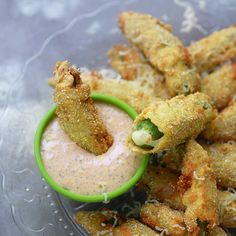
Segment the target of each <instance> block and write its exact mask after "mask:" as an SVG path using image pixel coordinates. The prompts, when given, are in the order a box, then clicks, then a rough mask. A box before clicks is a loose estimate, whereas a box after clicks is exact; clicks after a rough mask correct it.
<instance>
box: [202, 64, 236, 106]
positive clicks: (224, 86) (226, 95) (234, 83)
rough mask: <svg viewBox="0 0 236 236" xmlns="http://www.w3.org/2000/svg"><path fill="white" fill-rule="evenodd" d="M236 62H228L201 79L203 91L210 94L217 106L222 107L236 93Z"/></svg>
mask: <svg viewBox="0 0 236 236" xmlns="http://www.w3.org/2000/svg"><path fill="white" fill-rule="evenodd" d="M235 68H236V64H226V65H224V66H222V67H221V68H219V69H218V70H216V71H213V72H212V73H211V74H209V75H207V76H206V77H205V78H204V79H203V80H201V92H203V93H205V94H207V95H209V96H210V97H211V98H212V100H213V102H214V104H215V106H216V107H217V108H218V109H222V108H224V107H226V106H227V104H228V103H229V102H230V101H231V100H232V99H233V97H234V96H235V94H236V73H235Z"/></svg>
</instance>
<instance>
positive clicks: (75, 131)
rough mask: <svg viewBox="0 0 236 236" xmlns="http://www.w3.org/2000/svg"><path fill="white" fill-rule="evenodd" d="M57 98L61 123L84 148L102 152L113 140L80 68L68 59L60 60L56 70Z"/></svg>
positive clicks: (98, 153)
mask: <svg viewBox="0 0 236 236" xmlns="http://www.w3.org/2000/svg"><path fill="white" fill-rule="evenodd" d="M54 81H56V87H55V91H54V101H55V103H56V104H57V109H56V114H57V116H58V119H59V124H60V126H61V127H62V129H63V130H64V131H65V132H66V133H67V134H68V136H69V137H70V138H71V139H72V140H73V141H74V142H76V143H77V144H78V145H79V146H81V147H82V148H84V149H86V150H88V151H89V152H92V153H94V154H95V155H100V154H102V153H105V152H106V151H107V150H108V148H109V147H110V146H111V145H112V143H113V138H112V136H111V135H110V134H109V133H108V131H107V129H106V127H105V125H104V123H103V121H102V120H101V118H100V117H99V114H98V111H97V109H96V107H95V105H94V103H93V101H92V99H91V98H90V89H89V86H88V85H86V84H83V83H82V81H81V78H80V72H79V70H77V69H75V68H73V67H71V65H70V64H69V62H68V61H63V62H57V64H56V66H55V71H54Z"/></svg>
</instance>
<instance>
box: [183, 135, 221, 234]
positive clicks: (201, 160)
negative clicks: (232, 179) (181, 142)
mask: <svg viewBox="0 0 236 236" xmlns="http://www.w3.org/2000/svg"><path fill="white" fill-rule="evenodd" d="M182 175H184V176H187V177H190V178H191V186H190V188H189V189H187V191H186V192H185V193H184V195H183V204H184V205H185V206H186V211H185V223H186V225H187V228H188V231H190V232H193V233H194V232H198V231H199V229H198V225H197V220H200V221H201V222H207V223H208V224H209V225H208V227H209V228H212V227H214V226H215V225H218V212H217V187H216V181H215V176H214V173H213V171H212V159H211V158H210V157H209V156H208V154H207V152H206V151H205V150H204V149H203V148H202V147H201V146H200V145H199V144H198V143H197V142H196V141H195V140H193V139H192V140H190V141H189V142H188V143H187V144H186V154H185V156H184V159H183V169H182Z"/></svg>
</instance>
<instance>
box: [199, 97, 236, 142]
mask: <svg viewBox="0 0 236 236" xmlns="http://www.w3.org/2000/svg"><path fill="white" fill-rule="evenodd" d="M202 135H203V137H204V138H206V139H208V140H212V141H225V142H226V141H230V140H235V141H236V101H233V102H232V103H231V104H230V105H229V106H228V107H226V108H225V109H224V110H222V111H221V112H220V113H219V114H218V116H217V117H216V118H215V119H214V120H213V121H212V122H211V123H210V124H209V126H208V127H207V129H206V130H205V131H204V132H203V133H202Z"/></svg>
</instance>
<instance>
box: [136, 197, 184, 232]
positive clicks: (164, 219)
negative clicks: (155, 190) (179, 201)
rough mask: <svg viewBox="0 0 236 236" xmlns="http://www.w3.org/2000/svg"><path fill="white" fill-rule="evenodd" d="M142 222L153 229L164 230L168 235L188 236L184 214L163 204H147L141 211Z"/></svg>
mask: <svg viewBox="0 0 236 236" xmlns="http://www.w3.org/2000/svg"><path fill="white" fill-rule="evenodd" d="M140 217H141V220H142V221H143V222H144V223H145V224H146V225H148V226H149V227H151V228H153V229H157V230H158V229H163V231H165V232H166V234H167V235H173V236H183V235H186V234H187V230H186V227H185V223H184V213H183V212H181V211H176V210H173V209H171V208H170V207H168V206H167V205H165V204H163V203H158V202H157V203H145V204H144V205H143V206H142V208H141V211H140Z"/></svg>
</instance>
